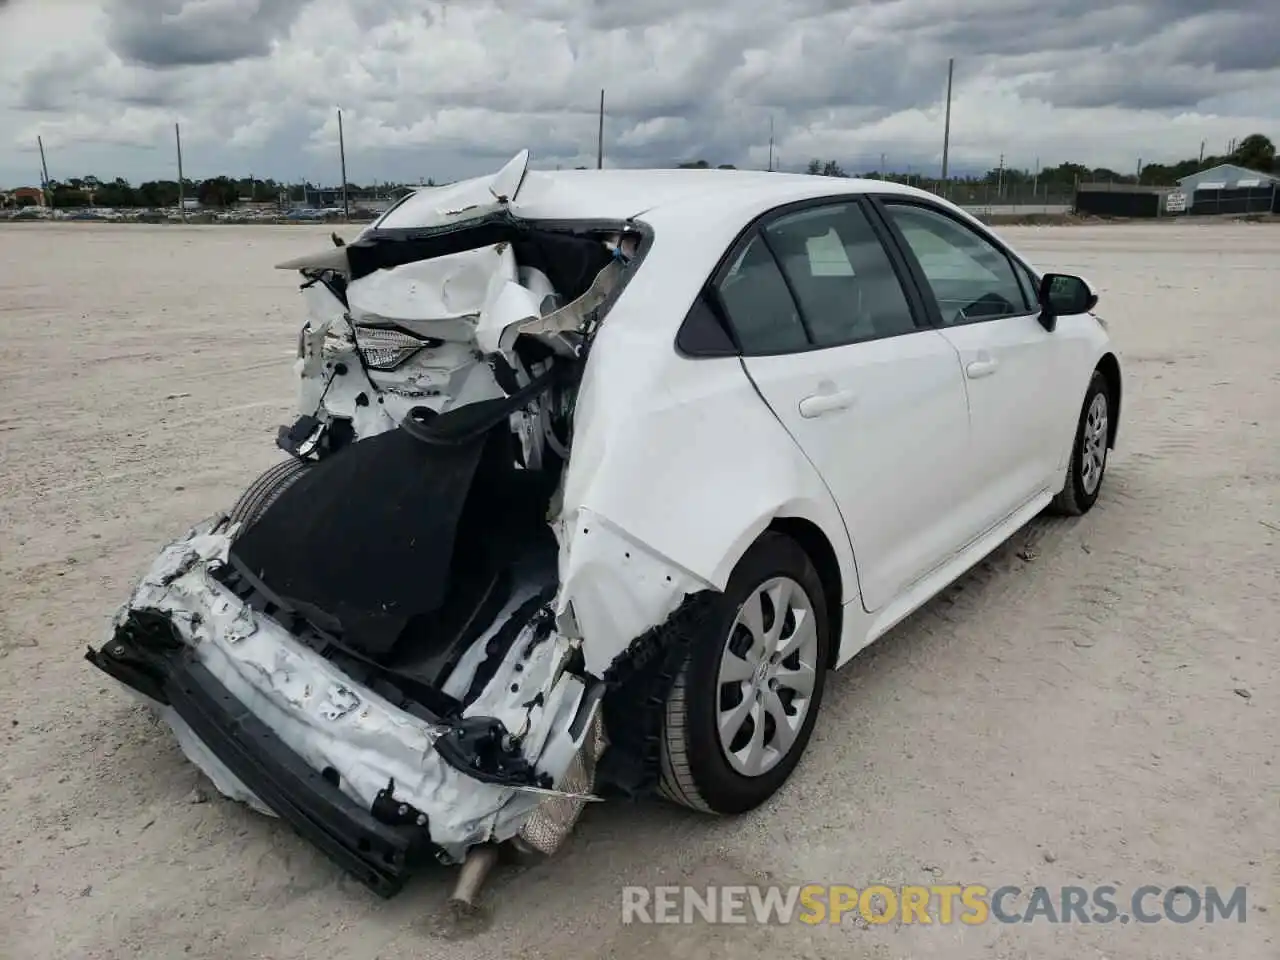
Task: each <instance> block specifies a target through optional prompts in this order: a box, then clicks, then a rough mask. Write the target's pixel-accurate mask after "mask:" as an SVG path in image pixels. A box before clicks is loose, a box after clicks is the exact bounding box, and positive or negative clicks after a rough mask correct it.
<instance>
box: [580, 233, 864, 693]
mask: <svg viewBox="0 0 1280 960" xmlns="http://www.w3.org/2000/svg"><path fill="white" fill-rule="evenodd" d="M682 248H683V245H682V244H679V243H676V244H672V245H671V246H670V247H669V248H667V249H666V250H665V251H664V248H663V246H662V236H661V232H660V231H658V233H657V235H656V238H655V243H654V246H653V248H652V249H651V250H650V251H649V253H648V254H647V256H646V260H645V265H644V268H643V269H641V270H640V271H639V272H638V274H637V275H636V276H635V277H634V278H633V279H632V281H631V283H630V284H629V285H628V287H627V289H626V291H625V292H624V293H623V295H622V296H621V297H620V299H619V300H618V302H617V303H616V304H615V305H614V307H613V309H612V310H611V311H610V313H609V316H608V318H607V319H606V321H605V322H604V323H603V324H602V326H601V328H600V331H599V333H598V335H597V337H596V340H595V342H594V344H593V345H592V349H591V353H590V357H589V359H588V363H587V366H586V370H585V371H584V375H583V380H582V384H581V387H580V390H579V394H578V403H577V408H576V411H575V418H574V435H573V445H572V453H571V456H570V460H569V465H568V467H567V470H566V475H565V479H564V497H563V508H562V510H561V513H560V516H559V519H558V522H557V525H556V527H557V531H556V532H557V535H558V537H559V538H560V542H561V560H560V582H561V590H560V594H559V597H558V601H557V603H558V608H557V613H558V614H559V615H560V617H561V624H562V627H563V628H567V629H573V626H572V625H573V624H576V629H577V630H580V631H581V636H582V637H583V638H584V646H583V653H584V657H585V660H586V667H587V669H588V670H589V671H590V672H592V673H594V674H596V675H600V674H601V673H602V672H603V671H604V670H605V669H606V668H607V667H608V665H609V664H610V663H611V662H612V661H613V660H614V659H615V658H616V657H617V656H618V655H619V654H620V653H622V652H623V651H624V650H625V649H626V648H627V645H628V644H629V643H630V642H631V641H632V640H633V639H634V638H635V637H637V636H639V635H640V634H641V633H643V632H644V631H645V630H647V629H648V628H650V627H652V626H654V625H656V624H659V623H662V622H663V621H664V620H665V619H666V618H667V617H668V616H669V615H670V614H671V613H672V611H674V610H675V609H676V607H677V606H678V605H679V603H680V601H681V600H682V599H683V598H684V596H685V595H686V594H688V593H692V592H696V591H698V590H703V589H708V588H710V589H716V590H723V589H724V587H725V585H726V583H727V582H728V579H729V575H730V573H731V572H732V571H733V568H734V566H735V565H736V564H737V562H738V560H739V558H740V557H741V556H742V554H743V553H744V552H745V551H746V549H747V547H748V546H750V544H751V543H752V542H753V541H754V540H755V538H756V537H758V536H759V535H760V533H761V532H762V531H763V530H764V529H765V528H766V527H767V526H768V525H769V523H770V522H771V521H773V520H774V519H775V518H778V517H798V518H803V519H805V520H808V521H810V522H812V523H814V524H815V525H816V526H817V527H818V528H819V529H820V530H823V531H825V532H826V534H827V536H828V539H829V540H830V541H831V545H832V547H833V548H834V551H835V554H836V557H837V560H838V563H839V567H840V573H841V580H842V583H843V585H844V590H845V593H846V594H849V595H852V596H855V597H856V595H857V593H856V584H857V577H856V573H855V571H854V564H853V555H852V551H851V549H850V547H849V542H848V538H847V536H846V535H845V533H844V526H843V521H842V520H841V518H840V514H839V511H838V510H837V508H836V505H835V503H834V501H833V500H832V498H831V495H830V493H829V492H828V490H827V489H826V487H825V485H824V484H823V482H822V480H821V478H820V477H819V476H818V475H817V473H816V471H815V470H814V469H813V467H812V465H811V464H810V463H809V461H808V460H807V459H805V457H804V456H803V454H802V453H801V452H800V450H799V449H798V448H797V447H796V445H795V443H794V441H793V440H792V439H791V437H790V436H789V435H788V434H787V433H786V431H785V430H784V429H783V428H782V426H781V424H779V423H778V420H777V418H776V417H775V416H774V415H773V413H772V412H771V411H770V410H769V408H768V406H767V405H766V404H765V403H764V401H763V400H761V399H760V397H759V396H758V394H757V393H756V392H755V389H754V387H753V386H752V384H751V382H750V380H749V379H748V378H747V376H746V374H745V373H744V371H743V370H742V366H741V362H740V361H739V360H738V359H737V358H733V357H725V358H714V359H699V360H692V359H687V358H683V357H680V356H678V355H677V354H676V353H675V347H674V341H675V334H676V330H677V328H678V326H679V323H680V320H681V319H682V318H683V315H684V310H685V307H686V306H687V303H688V302H692V299H693V296H694V294H695V293H696V291H697V290H698V288H699V287H700V286H701V284H702V282H703V281H704V280H705V277H706V273H709V272H710V270H711V268H712V267H713V266H714V261H713V260H711V261H708V262H707V263H706V273H702V274H701V275H700V276H699V275H698V270H699V267H698V266H697V261H696V258H695V259H694V260H693V261H692V262H693V264H694V266H693V267H692V268H691V269H692V273H690V270H689V269H686V268H685V267H683V266H682V265H681V264H680V263H678V262H677V263H672V262H670V261H671V260H672V259H675V260H677V261H679V260H680V258H681V256H682ZM673 275H676V276H679V277H681V280H682V282H683V283H684V286H683V287H681V288H680V289H678V290H673V289H671V287H670V285H665V286H664V285H663V284H661V283H659V282H656V281H655V279H654V278H662V279H667V278H670V277H671V276H673ZM676 286H680V284H677V285H676ZM686 288H687V289H686ZM686 293H687V300H686V299H685V296H686ZM664 301H665V302H664ZM834 599H835V600H836V601H838V602H843V601H845V600H847V599H849V596H846V597H841V598H834Z"/></svg>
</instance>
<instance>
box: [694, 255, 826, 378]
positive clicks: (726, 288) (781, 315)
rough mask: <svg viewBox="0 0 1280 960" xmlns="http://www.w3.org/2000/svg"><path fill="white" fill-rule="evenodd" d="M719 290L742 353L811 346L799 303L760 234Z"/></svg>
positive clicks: (787, 350)
mask: <svg viewBox="0 0 1280 960" xmlns="http://www.w3.org/2000/svg"><path fill="white" fill-rule="evenodd" d="M716 293H717V294H718V295H719V298H720V303H721V305H722V306H723V307H724V310H725V313H726V314H728V318H729V324H730V326H732V327H733V332H734V334H735V336H737V338H738V344H739V345H740V346H741V348H742V352H743V353H745V354H764V353H789V352H791V351H793V350H803V349H805V348H806V347H808V346H809V338H808V336H807V335H806V334H805V332H804V324H803V323H802V322H801V320H800V312H799V310H798V309H797V308H796V302H795V300H794V299H793V298H792V296H791V291H790V290H788V289H787V282H786V281H785V280H784V279H783V278H782V274H781V272H779V270H778V263H777V261H776V260H774V258H773V254H772V253H770V252H769V248H768V247H767V246H766V245H765V243H764V241H763V240H761V239H760V235H759V234H756V235H755V236H754V237H753V238H752V239H751V241H750V242H749V243H748V244H747V245H746V247H745V248H744V249H743V251H742V253H741V254H739V255H738V257H737V259H736V260H735V261H734V263H733V264H732V266H730V267H729V270H728V272H727V273H726V274H725V276H724V279H723V280H721V281H720V283H719V284H718V285H717V287H716Z"/></svg>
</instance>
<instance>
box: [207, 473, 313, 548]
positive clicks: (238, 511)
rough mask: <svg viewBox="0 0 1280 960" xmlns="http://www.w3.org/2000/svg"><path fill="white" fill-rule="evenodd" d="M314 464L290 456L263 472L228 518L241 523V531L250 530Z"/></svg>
mask: <svg viewBox="0 0 1280 960" xmlns="http://www.w3.org/2000/svg"><path fill="white" fill-rule="evenodd" d="M312 466H313V463H312V461H310V460H299V459H298V458H296V457H290V458H289V459H288V460H285V461H283V462H281V463H277V464H276V465H275V466H274V467H272V468H271V469H269V470H267V471H266V472H265V473H263V474H261V475H260V476H259V477H258V479H256V480H254V481H253V483H251V484H249V488H248V489H247V490H245V492H244V493H242V494H241V495H240V499H239V500H237V501H236V504H235V506H234V507H232V508H231V512H230V513H228V514H227V519H228V520H229V521H230V522H231V523H239V524H240V531H239V532H240V533H244V531H246V530H248V529H249V527H251V526H252V525H253V524H254V523H255V522H256V521H257V519H258V518H259V517H260V516H262V514H263V513H264V512H265V511H266V509H267V507H269V506H271V504H273V503H275V501H276V499H277V498H278V497H279V496H280V494H282V493H284V491H285V490H287V489H288V488H289V487H290V486H292V485H293V484H294V483H295V482H297V480H298V478H300V477H301V476H302V475H303V474H304V473H306V472H307V471H308V470H310V469H311V467H312Z"/></svg>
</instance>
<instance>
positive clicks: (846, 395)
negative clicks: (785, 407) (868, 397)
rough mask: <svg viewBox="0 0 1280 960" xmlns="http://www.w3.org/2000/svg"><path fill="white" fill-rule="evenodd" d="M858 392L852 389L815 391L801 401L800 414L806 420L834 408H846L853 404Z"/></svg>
mask: <svg viewBox="0 0 1280 960" xmlns="http://www.w3.org/2000/svg"><path fill="white" fill-rule="evenodd" d="M855 400H857V394H855V393H854V392H853V391H852V390H837V391H835V392H834V393H815V394H814V395H813V396H812V397H805V398H804V399H803V400H801V401H800V416H802V417H804V418H805V419H806V420H811V419H813V418H814V417H820V416H822V415H823V414H824V413H830V412H831V411H832V410H844V409H846V408H848V407H851V406H853V404H854V401H855Z"/></svg>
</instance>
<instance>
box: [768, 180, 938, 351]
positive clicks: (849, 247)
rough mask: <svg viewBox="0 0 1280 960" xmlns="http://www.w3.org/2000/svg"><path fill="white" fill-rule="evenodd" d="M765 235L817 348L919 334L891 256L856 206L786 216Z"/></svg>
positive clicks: (775, 222)
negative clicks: (916, 331) (905, 334)
mask: <svg viewBox="0 0 1280 960" xmlns="http://www.w3.org/2000/svg"><path fill="white" fill-rule="evenodd" d="M764 235H765V239H766V240H768V242H769V247H770V248H771V249H772V250H773V252H774V253H775V254H777V257H778V260H779V261H780V262H781V264H782V269H783V272H784V273H785V274H786V278H787V281H788V283H790V284H791V289H792V290H793V291H794V292H795V297H796V300H797V301H799V303H800V310H801V312H802V314H803V316H804V320H805V323H806V324H807V325H808V327H809V333H810V335H811V336H812V338H813V342H814V344H815V345H816V346H819V347H833V346H839V345H841V344H846V343H857V342H859V341H863V340H875V339H878V338H880V337H891V336H896V335H898V334H903V333H913V332H915V330H916V329H917V327H916V324H915V320H914V318H913V317H912V314H911V307H910V305H909V303H908V302H907V297H906V294H904V293H903V291H902V284H901V283H900V282H899V281H898V275H897V274H896V273H895V272H894V269H893V263H892V261H891V260H890V259H889V254H888V253H887V252H886V251H885V248H884V246H883V244H881V242H880V238H879V237H877V236H876V234H875V231H874V230H873V229H872V228H871V224H870V222H869V221H868V220H867V217H866V214H865V213H863V211H862V208H861V207H859V206H858V205H857V204H855V203H841V204H832V205H829V206H821V207H812V208H809V209H806V210H801V211H798V212H796V213H791V214H785V215H783V216H781V217H779V218H778V219H777V220H774V221H773V222H772V223H770V224H768V225H767V226H766V227H765V228H764Z"/></svg>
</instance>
